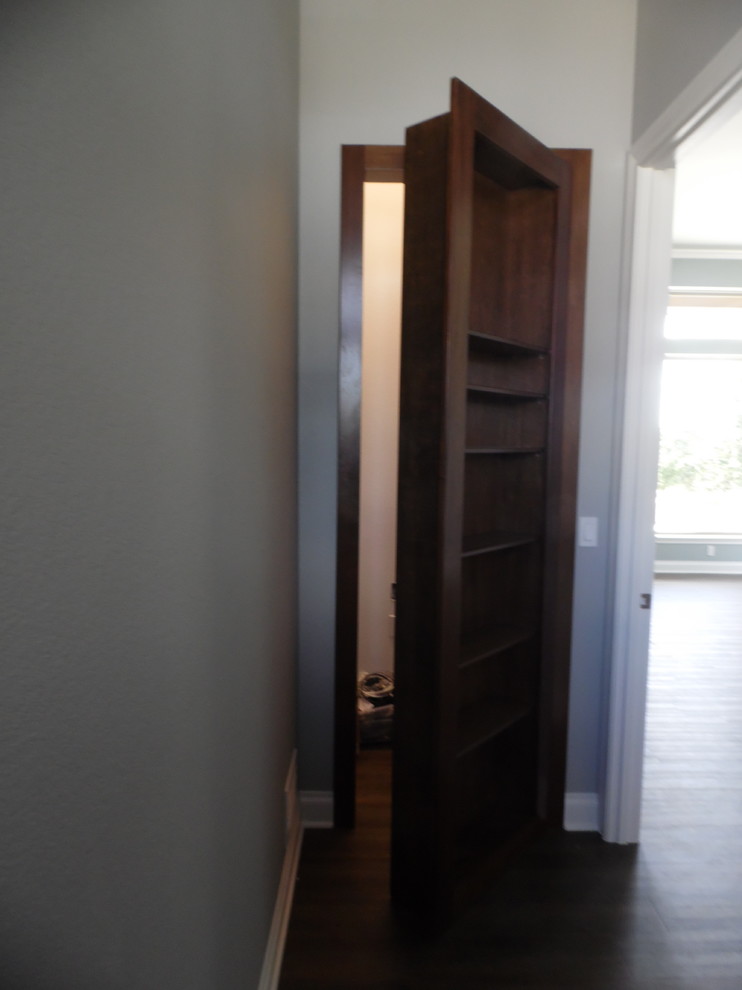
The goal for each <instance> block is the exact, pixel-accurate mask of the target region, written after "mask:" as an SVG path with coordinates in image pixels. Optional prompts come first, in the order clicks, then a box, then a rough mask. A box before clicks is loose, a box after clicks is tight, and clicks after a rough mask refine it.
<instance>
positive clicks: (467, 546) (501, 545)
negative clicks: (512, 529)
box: [461, 532, 539, 557]
mask: <svg viewBox="0 0 742 990" xmlns="http://www.w3.org/2000/svg"><path fill="white" fill-rule="evenodd" d="M538 540H539V537H538V535H537V534H535V533H498V532H493V533H481V534H477V535H476V536H465V537H464V539H463V541H462V547H461V556H462V557H476V556H478V555H479V554H481V553H499V552H500V551H501V550H510V549H511V548H512V547H524V546H528V545H529V544H531V543H537V542H538Z"/></svg>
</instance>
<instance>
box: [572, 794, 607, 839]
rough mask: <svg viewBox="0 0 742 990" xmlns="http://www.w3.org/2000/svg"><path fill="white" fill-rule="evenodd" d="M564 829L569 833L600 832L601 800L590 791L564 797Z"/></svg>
mask: <svg viewBox="0 0 742 990" xmlns="http://www.w3.org/2000/svg"><path fill="white" fill-rule="evenodd" d="M564 828H565V829H566V830H567V832H599V831H600V799H599V797H598V795H597V794H593V793H592V792H590V791H587V792H580V791H572V792H571V793H570V792H567V794H565V795H564Z"/></svg>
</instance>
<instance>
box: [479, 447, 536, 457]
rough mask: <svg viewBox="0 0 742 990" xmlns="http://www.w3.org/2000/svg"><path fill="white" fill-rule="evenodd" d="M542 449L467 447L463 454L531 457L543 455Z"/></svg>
mask: <svg viewBox="0 0 742 990" xmlns="http://www.w3.org/2000/svg"><path fill="white" fill-rule="evenodd" d="M543 452H544V448H543V447H467V448H466V450H465V451H464V453H465V454H466V456H467V457H468V456H469V455H472V456H476V455H478V454H497V455H502V456H506V457H514V456H515V457H517V456H521V457H533V456H534V454H543Z"/></svg>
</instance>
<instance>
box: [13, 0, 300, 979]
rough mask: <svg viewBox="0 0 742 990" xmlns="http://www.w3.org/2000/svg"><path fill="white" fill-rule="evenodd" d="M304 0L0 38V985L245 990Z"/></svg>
mask: <svg viewBox="0 0 742 990" xmlns="http://www.w3.org/2000/svg"><path fill="white" fill-rule="evenodd" d="M297 64H298V18H297V6H296V3H295V2H293V0H251V2H250V3H248V4H244V3H237V2H234V0H213V2H211V3H209V4H202V3H198V2H196V0H151V2H148V3H145V4H141V3H121V2H118V0H117V2H113V0H99V2H94V3H93V2H87V0H59V2H56V3H51V2H43V0H42V2H38V3H21V2H14V0H11V2H10V3H8V4H6V5H5V6H4V8H3V28H2V32H1V33H0V133H2V135H3V139H2V145H1V146H0V214H1V219H0V231H2V234H1V235H0V283H1V291H0V327H1V328H2V339H3V358H2V362H0V395H2V409H3V412H2V427H1V430H0V443H1V445H2V481H1V482H0V491H1V493H2V512H3V526H2V530H1V531H0V556H1V557H2V561H3V563H2V568H1V569H0V610H1V611H2V624H1V626H0V628H1V629H2V633H0V636H1V637H2V644H1V646H0V655H1V656H2V663H1V664H0V737H1V738H2V762H1V763H0V793H2V800H1V801H0V890H1V891H2V893H1V894H0V967H2V972H1V973H0V985H2V987H3V990H114V988H115V990H120V988H126V990H145V988H146V990H163V988H166V987H173V988H174V987H177V988H178V990H229V988H234V990H237V988H240V990H245V988H247V987H254V986H256V985H257V980H258V974H259V971H260V966H261V963H262V956H263V952H264V949H265V943H266V937H267V933H268V927H269V925H270V920H271V914H272V910H273V905H274V900H275V895H276V886H277V883H278V876H279V871H280V866H281V861H282V857H283V844H284V809H283V784H284V780H285V776H286V770H287V768H288V764H289V760H290V757H291V753H292V749H293V746H294V650H295V625H294V606H295V595H294V588H295V467H294V464H295V402H294V394H295V294H294V282H295V246H294V245H295V221H296V188H295V186H296V129H297V100H298V97H297V91H298V78H297V76H298V70H297Z"/></svg>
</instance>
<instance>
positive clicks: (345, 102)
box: [299, 0, 636, 792]
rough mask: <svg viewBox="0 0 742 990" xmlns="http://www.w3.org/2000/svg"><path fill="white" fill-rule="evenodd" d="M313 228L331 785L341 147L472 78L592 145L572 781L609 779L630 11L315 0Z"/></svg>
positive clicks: (305, 654)
mask: <svg viewBox="0 0 742 990" xmlns="http://www.w3.org/2000/svg"><path fill="white" fill-rule="evenodd" d="M301 12H302V20H301V45H302V57H301V138H300V144H301V179H300V183H301V186H300V188H301V219H300V270H301V288H300V312H301V321H300V382H301V385H300V400H299V401H300V500H301V509H300V643H301V648H300V651H301V652H300V707H299V713H300V754H301V766H302V774H303V777H302V786H304V787H307V788H312V789H328V788H330V787H331V753H332V700H331V699H332V687H331V685H332V669H333V646H334V644H333V621H334V553H335V470H336V406H337V385H336V382H337V333H338V323H337V285H338V276H337V272H338V213H339V188H340V186H339V160H340V151H339V148H340V145H341V144H343V143H361V144H363V143H381V144H383V143H391V144H394V143H401V142H402V141H403V140H404V128H405V126H406V125H408V124H411V123H414V122H416V121H419V120H423V119H425V118H426V117H430V116H433V115H435V114H438V113H441V112H443V111H445V110H446V109H447V106H448V88H449V79H450V77H451V76H454V75H456V76H459V77H461V78H462V79H463V80H464V81H465V82H467V83H469V84H470V85H471V86H473V87H474V88H475V89H477V90H478V91H479V92H480V93H481V94H482V95H483V96H485V97H486V98H487V99H489V100H490V101H491V102H493V103H495V104H496V105H497V106H499V108H500V109H501V110H503V111H505V113H507V114H508V115H510V116H511V117H514V118H515V119H516V120H517V121H518V122H519V123H521V124H522V125H523V126H525V127H526V128H528V129H529V130H531V131H532V132H533V133H534V134H535V135H536V136H537V137H538V138H539V139H541V140H542V141H544V143H546V144H549V145H553V146H561V147H589V148H593V149H594V152H595V158H594V174H593V193H592V195H593V204H592V212H591V226H590V252H589V267H588V300H587V330H586V342H585V343H586V353H585V386H584V402H583V432H582V442H581V474H580V511H581V512H582V513H583V514H585V515H591V516H597V517H598V518H599V520H600V522H601V546H599V547H598V548H597V549H590V550H581V551H579V552H578V565H577V578H576V611H575V625H574V655H573V692H572V719H571V731H570V753H569V768H568V775H569V780H568V786H569V788H570V789H571V790H574V791H581V792H591V791H595V790H596V789H597V788H598V786H599V779H600V766H601V758H602V757H601V747H602V731H603V726H602V706H603V703H604V698H603V692H604V677H605V673H606V671H605V667H606V652H607V598H608V594H609V590H610V589H609V587H608V574H609V571H610V563H611V557H612V554H611V548H610V546H609V545H608V544H607V537H608V535H609V527H610V516H611V511H612V499H613V492H614V490H615V485H616V477H615V471H614V462H615V457H614V443H615V430H616V421H615V417H616V402H617V394H618V393H617V389H618V386H619V385H620V382H618V380H617V377H618V368H619V367H620V359H621V354H622V344H621V341H620V340H619V339H618V315H617V307H618V292H619V271H620V265H621V236H622V235H621V228H622V215H623V198H624V182H625V158H626V151H627V149H628V147H629V142H630V124H631V109H632V80H633V65H634V30H635V14H636V9H635V3H634V2H627V0H548V2H546V0H519V2H518V3H512V2H510V0H457V2H452V0H451V2H443V0H439V2H437V3H435V4H431V3H429V2H427V0H405V2H403V3H400V2H399V0H302V2H301Z"/></svg>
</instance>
